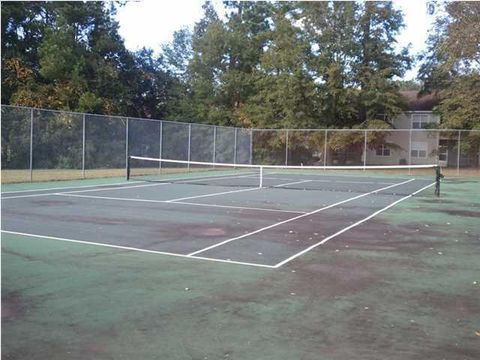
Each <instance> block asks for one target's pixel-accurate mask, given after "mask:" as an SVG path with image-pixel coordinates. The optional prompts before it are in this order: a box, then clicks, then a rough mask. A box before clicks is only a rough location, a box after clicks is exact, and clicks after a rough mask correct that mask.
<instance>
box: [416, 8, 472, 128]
mask: <svg viewBox="0 0 480 360" xmlns="http://www.w3.org/2000/svg"><path fill="white" fill-rule="evenodd" d="M436 5H437V7H440V11H439V14H440V15H438V16H437V17H436V21H435V24H434V28H433V31H432V35H431V36H430V37H429V39H428V51H427V52H426V53H425V54H423V55H422V57H421V60H422V66H421V68H420V71H419V79H421V80H422V81H423V82H424V89H423V91H424V92H438V93H439V95H440V97H441V101H440V105H439V106H438V107H437V108H436V110H437V111H438V112H439V113H440V115H441V119H442V124H441V126H442V127H444V128H455V129H461V128H467V129H474V128H479V127H480V117H479V116H478V114H479V113H480V105H479V104H480V97H479V94H480V53H479V45H478V44H480V28H479V26H478V24H479V23H480V3H478V2H473V1H472V2H460V1H458V2H441V3H437V4H436Z"/></svg>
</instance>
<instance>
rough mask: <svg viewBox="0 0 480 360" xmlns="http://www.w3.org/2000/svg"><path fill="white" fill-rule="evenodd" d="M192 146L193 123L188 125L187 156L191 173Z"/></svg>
mask: <svg viewBox="0 0 480 360" xmlns="http://www.w3.org/2000/svg"><path fill="white" fill-rule="evenodd" d="M191 144H192V123H190V124H188V154H187V160H188V164H187V167H188V171H190V151H191Z"/></svg>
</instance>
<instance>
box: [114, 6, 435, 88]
mask: <svg viewBox="0 0 480 360" xmlns="http://www.w3.org/2000/svg"><path fill="white" fill-rule="evenodd" d="M203 2H204V0H162V1H161V0H140V1H129V2H128V3H127V4H126V5H125V6H123V7H121V8H120V9H118V14H117V19H118V21H119V23H120V34H121V35H122V37H123V38H124V39H125V45H126V46H127V48H128V49H130V50H137V49H139V48H141V47H143V46H145V47H149V48H152V49H153V50H155V51H156V52H159V51H160V48H161V45H162V44H164V43H166V42H170V41H171V40H172V35H173V32H174V31H175V30H178V29H180V28H182V27H184V26H188V27H192V26H193V24H195V22H197V21H198V20H200V18H201V17H202V4H203ZM212 2H213V4H214V5H215V8H216V9H217V11H222V9H223V5H222V1H219V0H214V1H212ZM394 3H395V6H396V7H397V8H400V9H402V10H403V12H404V15H405V24H406V28H405V29H404V30H403V32H402V34H401V35H400V37H399V39H398V40H399V46H400V47H403V46H406V45H408V44H409V43H410V44H411V50H412V53H415V54H416V53H418V52H419V51H422V50H423V49H424V46H425V40H426V38H427V36H428V30H429V28H430V19H429V17H428V16H427V14H426V6H425V0H397V1H394ZM415 74H416V69H413V70H412V71H409V72H408V73H407V75H406V76H405V79H412V78H414V77H415Z"/></svg>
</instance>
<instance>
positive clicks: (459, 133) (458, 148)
mask: <svg viewBox="0 0 480 360" xmlns="http://www.w3.org/2000/svg"><path fill="white" fill-rule="evenodd" d="M461 136H462V130H458V140H457V176H459V175H460V139H461Z"/></svg>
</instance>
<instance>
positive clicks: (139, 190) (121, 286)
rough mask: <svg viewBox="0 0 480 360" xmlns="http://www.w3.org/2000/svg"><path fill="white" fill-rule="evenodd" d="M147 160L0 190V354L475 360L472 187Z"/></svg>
mask: <svg viewBox="0 0 480 360" xmlns="http://www.w3.org/2000/svg"><path fill="white" fill-rule="evenodd" d="M139 161H141V162H144V161H146V160H139ZM148 163H149V164H155V165H151V166H146V165H145V164H138V163H137V164H135V163H134V162H132V163H131V166H130V169H129V170H130V180H129V181H126V180H125V179H122V178H110V179H109V178H105V179H96V180H83V181H59V182H45V183H31V184H10V185H5V186H3V188H2V190H3V192H2V254H3V255H2V260H3V261H2V269H3V274H4V277H3V282H4V285H3V286H4V288H5V289H7V290H6V291H5V292H4V294H3V304H2V316H3V321H4V327H8V332H6V333H5V337H4V341H5V342H7V343H8V348H6V349H5V356H6V358H12V359H13V358H18V357H19V356H20V357H22V358H32V359H36V358H38V359H41V358H42V359H43V358H51V359H61V358H71V359H77V358H78V359H83V358H96V359H111V358H120V359H122V358H125V359H127V358H138V357H143V358H165V359H167V358H168V359H197V358H198V359H228V358H234V359H236V358H238V359H274V358H302V359H319V358H325V359H329V358H333V359H336V358H338V359H346V358H358V359H372V358H375V359H376V358H378V359H383V358H385V357H388V358H389V359H405V358H412V359H413V358H422V357H423V356H425V357H426V356H434V357H435V356H437V355H438V356H439V357H440V356H447V357H449V358H452V359H474V358H476V357H477V355H478V335H476V334H477V333H478V331H479V329H478V324H479V321H480V319H479V317H478V314H479V313H480V307H479V303H478V291H479V289H480V288H479V285H478V284H479V279H478V256H479V253H478V242H479V241H480V234H479V233H478V214H479V212H478V208H479V205H478V204H479V203H480V199H479V198H478V191H475V189H477V190H478V180H477V179H476V178H465V179H450V178H449V179H446V180H445V181H442V184H441V186H442V193H441V196H440V197H437V196H436V195H435V185H437V181H436V173H435V170H434V169H433V168H428V167H426V168H420V169H398V168H397V169H394V170H392V169H383V170H380V169H365V170H363V169H361V170H358V171H354V172H351V171H344V170H340V171H337V169H336V170H335V171H330V170H333V169H330V170H328V169H318V168H316V169H310V168H288V169H287V168H278V167H276V168H269V167H265V168H262V169H259V168H258V167H253V168H252V167H248V166H247V167H244V168H242V167H239V166H238V165H236V166H234V167H233V168H232V167H228V168H226V167H220V166H218V165H216V166H213V165H212V164H210V165H209V166H206V165H204V164H203V165H198V164H194V163H189V164H185V163H181V162H178V163H168V162H165V163H164V164H162V166H161V167H159V166H158V162H157V163H155V161H154V162H153V163H152V162H150V161H148ZM138 165H140V166H138ZM260 183H261V184H262V187H260V186H259V184H260ZM446 269H448V271H447V270H446ZM440 314H441V315H440ZM379 349H382V350H381V351H380V352H379ZM377 353H378V357H376V356H375V355H372V354H377ZM331 354H334V356H332V357H330V355H331Z"/></svg>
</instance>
